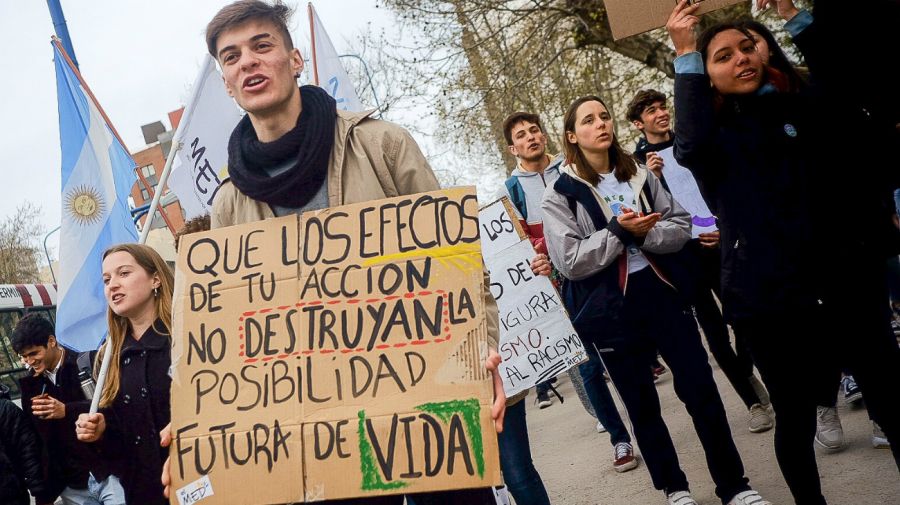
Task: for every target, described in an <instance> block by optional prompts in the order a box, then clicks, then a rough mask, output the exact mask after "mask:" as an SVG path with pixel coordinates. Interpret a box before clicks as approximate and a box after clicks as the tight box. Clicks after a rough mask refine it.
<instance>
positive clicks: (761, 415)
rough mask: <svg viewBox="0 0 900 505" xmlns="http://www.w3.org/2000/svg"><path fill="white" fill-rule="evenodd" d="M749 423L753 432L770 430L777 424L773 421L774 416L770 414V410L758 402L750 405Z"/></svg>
mask: <svg viewBox="0 0 900 505" xmlns="http://www.w3.org/2000/svg"><path fill="white" fill-rule="evenodd" d="M747 424H748V425H749V428H750V432H751V433H762V432H764V431H769V430H771V429H772V426H775V422H774V421H772V416H770V415H769V411H768V410H767V409H766V408H765V407H763V406H762V405H760V404H758V403H754V404H753V406H752V407H750V421H748V423H747Z"/></svg>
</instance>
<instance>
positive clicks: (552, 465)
mask: <svg viewBox="0 0 900 505" xmlns="http://www.w3.org/2000/svg"><path fill="white" fill-rule="evenodd" d="M713 369H714V372H715V378H716V382H717V383H718V385H719V391H720V393H721V394H722V398H723V400H724V402H725V408H726V410H727V412H728V419H729V422H730V424H731V430H732V433H733V434H734V437H735V441H736V443H737V446H738V449H739V450H740V452H741V455H742V457H743V460H744V465H745V467H746V470H747V475H748V477H749V478H750V481H751V485H752V486H753V487H754V488H755V489H757V490H758V491H760V493H761V494H762V495H763V496H764V497H765V498H766V499H768V500H770V501H772V503H773V504H774V505H788V504H793V503H794V502H793V500H792V499H791V496H790V492H789V491H788V489H787V486H786V484H785V483H784V479H783V478H782V476H781V472H780V471H779V470H778V465H777V463H776V461H775V454H774V452H773V447H772V438H773V434H774V431H773V430H770V431H769V432H766V433H757V434H754V433H750V431H749V430H748V429H747V415H746V410H745V408H744V405H743V403H741V401H740V399H739V398H738V396H737V394H736V393H735V392H734V390H733V389H732V388H731V385H730V384H729V383H728V381H727V379H726V378H725V376H724V375H723V374H722V372H721V371H720V370H719V369H718V368H717V367H716V366H715V364H713ZM798 373H803V370H802V369H801V370H798ZM664 377H665V379H663V380H661V381H660V383H659V384H658V385H657V389H658V392H659V396H660V402H661V404H662V412H663V416H664V417H665V419H666V422H667V424H668V426H669V431H670V432H671V434H672V439H673V440H674V442H675V447H676V448H677V449H678V455H679V459H680V461H681V465H682V468H683V469H684V471H685V473H686V474H687V476H688V480H689V481H690V483H691V491H692V493H693V495H694V498H695V499H697V501H699V502H700V504H701V505H717V504H720V503H721V502H720V501H719V500H718V498H717V497H716V495H715V493H714V487H713V483H712V480H711V479H710V477H709V473H708V472H707V470H706V461H705V459H704V456H703V450H702V448H701V446H700V442H699V440H698V439H697V436H696V434H695V433H694V431H693V426H692V424H691V422H690V417H689V416H688V414H687V412H686V411H685V410H684V407H683V406H682V404H681V403H680V402H679V401H678V399H677V398H676V397H675V392H674V390H673V388H672V379H671V375H670V374H667V375H666V376H664ZM559 389H560V393H562V394H563V396H564V397H565V399H566V401H565V403H563V404H560V403H559V402H558V401H555V402H554V404H553V406H551V407H549V408H546V409H543V410H540V409H538V408H537V407H536V406H535V405H534V394H530V395H529V397H528V398H526V399H525V401H527V402H529V403H528V409H527V416H528V429H529V434H530V439H531V448H532V454H533V457H534V462H535V466H536V467H537V469H538V471H539V472H540V473H541V476H542V477H543V480H544V483H545V485H546V486H547V490H548V492H549V493H550V499H551V501H552V502H553V503H554V505H594V504H596V505H620V504H623V505H624V504H627V505H632V504H633V505H654V504H660V505H663V504H665V497H664V496H663V494H662V492H660V491H657V490H655V489H653V485H652V484H651V482H650V475H649V474H648V473H647V469H646V467H645V466H644V465H643V463H642V464H641V465H640V466H639V467H638V468H636V469H635V470H632V471H630V472H627V473H624V474H618V473H616V472H615V471H614V470H613V468H612V446H611V445H610V444H609V436H608V435H607V434H605V433H604V434H597V433H596V431H594V424H595V421H594V420H593V418H592V417H590V416H589V414H587V412H585V411H584V409H583V408H582V406H581V403H580V402H579V401H578V398H577V396H576V395H575V391H574V390H573V389H572V385H571V383H570V382H569V380H568V378H567V377H566V376H565V375H563V376H562V377H561V380H560V387H559ZM838 408H839V411H840V415H841V418H842V423H843V427H844V436H845V441H846V445H847V447H846V449H845V450H844V451H842V452H840V453H837V454H823V453H819V454H818V456H819V458H818V460H819V471H820V474H821V475H822V482H823V487H824V493H825V497H826V499H828V502H829V504H830V505H841V504H854V505H855V504H860V505H900V474H898V471H897V467H896V466H895V464H894V461H893V458H892V457H891V453H890V451H889V450H885V449H873V448H872V446H871V435H872V423H871V422H870V421H869V419H868V417H867V415H866V411H865V409H858V410H857V409H850V408H848V407H846V406H844V405H843V404H842V403H841V402H839V404H838ZM619 412H624V409H622V408H621V405H620V408H619ZM626 423H627V421H626ZM639 451H640V449H639V448H638V452H639Z"/></svg>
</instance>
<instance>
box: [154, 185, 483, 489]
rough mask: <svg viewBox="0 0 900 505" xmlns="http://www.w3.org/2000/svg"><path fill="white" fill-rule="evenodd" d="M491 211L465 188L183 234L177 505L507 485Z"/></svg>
mask: <svg viewBox="0 0 900 505" xmlns="http://www.w3.org/2000/svg"><path fill="white" fill-rule="evenodd" d="M477 219H478V208H477V203H476V199H475V194H474V190H473V189H472V188H456V189H449V190H444V191H436V192H432V193H424V194H421V195H413V196H407V197H401V198H394V199H388V200H381V201H374V202H367V203H365V204H358V205H348V206H344V207H334V208H330V209H325V210H321V211H316V212H311V213H306V214H304V215H303V216H302V217H301V218H299V219H298V218H297V217H296V216H286V217H282V218H277V219H270V220H267V221H262V222H257V223H252V224H247V225H241V226H234V227H229V228H223V229H218V230H212V231H210V232H207V233H202V234H194V235H188V236H185V237H184V238H183V239H182V243H181V244H180V246H179V253H180V255H179V258H178V264H177V270H176V302H175V309H174V320H175V322H174V329H173V350H172V354H173V384H172V432H173V434H174V435H175V436H176V440H175V441H174V442H173V444H172V448H171V451H170V457H171V460H172V476H173V479H174V489H175V491H176V492H175V495H176V497H175V498H173V503H181V502H179V501H177V500H178V498H177V496H182V495H184V496H198V493H197V492H196V490H197V489H201V488H202V489H203V490H204V491H203V494H204V496H208V498H206V497H204V498H202V500H199V501H201V502H202V503H204V504H206V503H209V504H212V503H228V504H241V503H246V504H250V503H254V504H269V503H290V502H302V501H318V500H327V499H340V498H349V497H359V496H375V495H381V494H392V493H407V492H421V491H430V490H439V489H457V488H468V487H488V486H491V485H494V484H498V483H499V482H500V471H499V465H498V459H497V458H498V453H497V439H496V434H495V432H494V428H493V423H492V420H491V417H490V405H491V401H492V393H493V391H492V386H491V379H490V374H489V373H488V372H487V370H485V369H484V367H483V357H484V356H485V355H486V347H487V335H486V331H487V330H486V322H485V313H484V306H483V298H482V296H483V291H484V289H485V288H484V284H483V273H482V272H483V270H482V262H481V255H480V247H479V235H478V221H477ZM204 475H205V476H207V477H208V479H209V484H208V485H207V484H206V483H204V485H203V486H200V485H199V484H197V482H198V479H199V478H200V477H201V476H204ZM181 489H184V490H185V492H184V493H180V492H179V491H180V490H181Z"/></svg>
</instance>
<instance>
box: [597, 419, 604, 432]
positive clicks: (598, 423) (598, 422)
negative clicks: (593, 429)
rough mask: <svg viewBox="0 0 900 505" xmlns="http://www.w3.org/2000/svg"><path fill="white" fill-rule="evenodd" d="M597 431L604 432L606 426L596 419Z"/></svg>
mask: <svg viewBox="0 0 900 505" xmlns="http://www.w3.org/2000/svg"><path fill="white" fill-rule="evenodd" d="M597 433H606V426H603V423H601V422H600V421H597Z"/></svg>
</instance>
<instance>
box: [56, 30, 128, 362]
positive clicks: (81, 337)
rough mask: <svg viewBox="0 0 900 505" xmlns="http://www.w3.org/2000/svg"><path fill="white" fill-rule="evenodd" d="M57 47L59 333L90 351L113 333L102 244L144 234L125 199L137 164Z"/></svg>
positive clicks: (71, 344) (69, 344)
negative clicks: (109, 326)
mask: <svg viewBox="0 0 900 505" xmlns="http://www.w3.org/2000/svg"><path fill="white" fill-rule="evenodd" d="M53 52H54V60H55V62H56V94H57V100H58V101H59V141H60V145H61V146H62V228H61V230H60V239H59V269H60V276H59V286H58V293H59V297H58V300H59V302H58V308H57V310H56V338H57V339H59V341H60V342H61V343H62V344H63V345H65V346H66V347H69V348H72V349H75V350H77V351H89V350H94V349H97V348H98V347H99V346H100V344H101V343H102V342H103V340H104V339H105V338H106V333H107V326H106V307H107V304H106V299H105V297H104V296H103V279H102V274H101V265H100V264H101V261H102V255H103V252H104V251H105V250H106V249H107V248H108V247H110V246H111V245H113V244H118V243H121V242H137V240H138V235H137V230H136V229H135V227H134V223H133V221H132V220H131V213H130V212H129V210H128V202H127V198H128V194H129V192H130V191H131V186H132V184H134V181H135V173H134V168H135V164H134V161H133V160H132V159H131V156H129V154H128V152H127V151H126V150H125V148H124V147H123V146H122V145H121V144H120V143H119V141H118V139H117V138H116V136H115V135H113V133H112V131H111V130H110V128H109V126H107V125H106V122H105V121H104V120H103V116H102V115H101V114H100V110H99V109H98V108H97V106H96V104H94V102H93V101H92V100H91V99H90V97H89V96H88V94H87V92H85V90H84V88H83V87H82V86H81V83H80V82H79V80H78V77H77V76H76V75H75V73H74V72H73V71H72V68H71V67H70V66H69V64H68V63H67V62H66V58H65V57H64V56H63V55H62V53H60V50H59V47H58V46H57V45H56V44H53Z"/></svg>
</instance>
